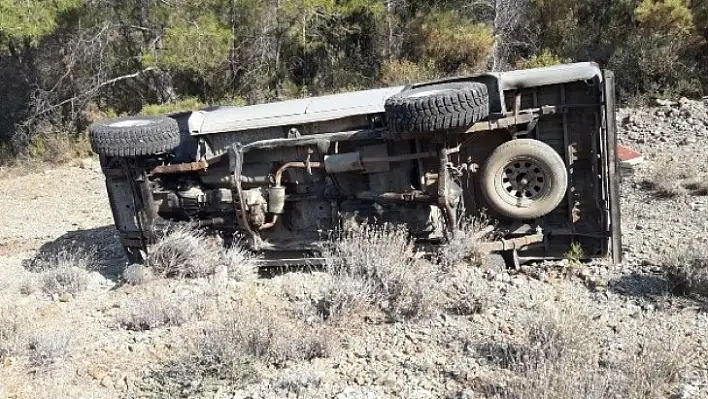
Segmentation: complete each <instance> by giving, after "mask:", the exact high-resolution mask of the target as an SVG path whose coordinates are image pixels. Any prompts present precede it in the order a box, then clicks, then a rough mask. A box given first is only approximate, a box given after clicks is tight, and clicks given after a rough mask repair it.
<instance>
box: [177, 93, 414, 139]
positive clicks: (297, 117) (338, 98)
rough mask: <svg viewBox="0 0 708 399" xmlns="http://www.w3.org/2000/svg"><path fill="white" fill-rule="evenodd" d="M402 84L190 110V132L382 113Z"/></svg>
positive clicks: (317, 120) (246, 128)
mask: <svg viewBox="0 0 708 399" xmlns="http://www.w3.org/2000/svg"><path fill="white" fill-rule="evenodd" d="M403 88H404V86H397V87H390V88H383V89H374V90H364V91H355V92H351V93H342V94H333V95H328V96H321V97H312V98H303V99H298V100H287V101H280V102H274V103H270V104H259V105H250V106H246V107H222V108H218V109H215V110H203V111H196V112H193V113H192V115H191V116H190V118H189V130H190V132H191V133H192V134H197V135H202V134H213V133H223V132H238V131H243V130H251V129H263V128H268V127H273V126H287V125H297V124H302V123H313V122H321V121H327V120H333V119H339V118H346V117H348V116H354V115H369V114H376V113H382V112H384V103H385V102H386V99H387V98H389V97H390V96H392V95H394V94H396V93H398V92H400V91H401V90H403Z"/></svg>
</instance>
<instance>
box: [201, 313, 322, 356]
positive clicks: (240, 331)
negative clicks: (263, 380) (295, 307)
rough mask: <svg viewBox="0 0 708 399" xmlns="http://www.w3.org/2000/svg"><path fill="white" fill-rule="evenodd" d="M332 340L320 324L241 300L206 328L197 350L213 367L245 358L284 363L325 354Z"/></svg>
mask: <svg viewBox="0 0 708 399" xmlns="http://www.w3.org/2000/svg"><path fill="white" fill-rule="evenodd" d="M331 340H332V337H331V336H329V335H328V334H326V333H325V331H324V330H322V329H321V328H319V327H308V326H305V325H302V324H300V323H298V322H294V321H292V320H289V319H287V318H286V317H282V316H279V315H277V314H275V313H274V312H273V311H267V310H265V309H263V308H261V307H260V306H258V305H257V304H255V303H248V302H246V301H242V302H240V303H239V304H238V305H237V306H235V307H234V309H233V311H232V312H230V314H229V315H228V316H226V317H224V318H223V319H221V320H219V321H218V322H216V323H214V324H212V325H211V326H210V327H209V328H207V329H205V331H204V339H203V340H202V341H201V342H200V344H199V350H198V353H199V356H200V358H201V359H202V360H203V361H206V362H207V363H210V364H212V365H213V366H219V365H221V366H227V367H232V366H233V365H235V364H238V363H241V362H243V361H244V360H251V361H260V362H263V363H269V364H284V363H285V362H287V361H302V360H311V359H315V358H321V357H328V356H329V354H330V352H331V350H332V341H331Z"/></svg>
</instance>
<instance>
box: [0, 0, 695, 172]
mask: <svg viewBox="0 0 708 399" xmlns="http://www.w3.org/2000/svg"><path fill="white" fill-rule="evenodd" d="M517 1H518V2H517ZM501 3H503V4H504V5H505V6H504V7H501V8H500V7H499V5H500V4H501ZM501 3H500V2H491V1H483V2H465V1H462V0H429V1H428V0H406V1H405V2H403V1H389V0H349V1H340V0H278V1H275V0H273V1H264V0H238V1H235V0H203V1H187V0H170V1H153V0H149V1H143V0H125V1H120V2H117V1H84V0H43V1H39V0H0V93H2V95H3V99H2V101H0V147H2V148H3V149H2V151H1V152H4V153H7V152H8V151H11V152H13V153H14V154H15V155H22V156H28V155H32V154H34V155H37V156H40V157H44V155H42V154H48V153H60V152H62V151H61V145H60V144H57V145H54V144H51V145H48V143H47V142H43V141H42V140H45V141H46V139H47V138H51V137H54V136H55V132H61V135H64V134H70V135H72V136H76V135H77V134H78V133H81V132H83V131H85V129H86V127H87V126H88V125H90V123H91V122H92V121H94V120H96V119H101V118H105V117H110V116H111V115H124V114H135V113H139V112H142V113H146V114H165V113H169V112H173V111H178V110H186V109H196V108H200V107H202V106H208V105H228V104H232V103H235V104H237V105H241V104H243V103H246V102H247V103H261V102H270V101H276V100H281V99H287V98H293V97H303V96H312V95H320V94H326V93H336V92H341V91H349V90H358V89H365V88H370V87H377V86H381V85H397V84H407V83H412V82H416V81H426V80H432V79H435V78H439V77H443V76H447V75H458V74H466V73H475V72H480V71H484V70H486V69H487V68H489V67H491V66H492V65H494V66H495V67H498V68H502V69H503V68H505V67H506V66H510V65H511V66H514V67H515V68H534V67H540V66H547V65H555V64H558V63H565V62H575V61H590V60H592V61H596V62H598V63H599V64H600V65H602V66H603V67H607V68H611V69H613V70H614V71H615V73H616V76H617V79H618V85H619V91H620V93H622V95H623V96H622V97H623V98H624V97H625V96H628V95H630V96H637V97H641V96H653V95H661V96H664V97H666V96H678V95H687V96H698V95H703V94H705V93H704V91H703V89H702V87H703V85H704V84H705V83H708V78H707V77H708V40H706V39H707V38H708V0H690V1H689V0H611V1H609V0H608V1H601V2H598V1H596V0H575V1H567V0H528V1H526V0H505V1H504V2H501ZM510 21H511V22H510ZM509 24H510V25H509ZM180 98H181V99H183V100H178V99H180ZM145 104H162V105H147V106H146V105H145ZM47 132H49V133H51V135H49V136H47V135H46V134H47ZM56 143H61V140H60V141H57V142H56ZM49 147H53V148H54V147H56V148H57V149H58V151H54V150H51V151H50V150H49V149H48V148H49ZM8 149H10V150H8ZM0 156H2V155H0ZM49 157H50V158H51V157H52V156H49Z"/></svg>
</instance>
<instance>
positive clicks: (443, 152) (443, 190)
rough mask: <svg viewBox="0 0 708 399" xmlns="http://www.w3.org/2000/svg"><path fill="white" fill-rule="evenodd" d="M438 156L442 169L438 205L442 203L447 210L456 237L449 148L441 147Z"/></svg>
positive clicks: (441, 207) (439, 173) (439, 178)
mask: <svg viewBox="0 0 708 399" xmlns="http://www.w3.org/2000/svg"><path fill="white" fill-rule="evenodd" d="M438 157H439V159H438V160H439V162H440V165H439V168H440V169H439V172H438V205H440V209H442V210H443V211H444V212H445V216H447V223H448V228H449V230H450V233H451V234H452V236H453V237H454V236H455V234H456V233H457V215H456V214H455V210H454V209H453V207H452V205H451V204H450V201H449V199H448V188H447V186H448V174H447V164H448V162H449V160H450V159H449V157H448V149H447V148H445V147H442V148H440V151H439V153H438Z"/></svg>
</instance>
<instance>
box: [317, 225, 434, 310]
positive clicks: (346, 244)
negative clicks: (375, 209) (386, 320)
mask: <svg viewBox="0 0 708 399" xmlns="http://www.w3.org/2000/svg"><path fill="white" fill-rule="evenodd" d="M332 244H333V245H332V246H331V248H330V249H329V250H328V252H327V253H326V254H325V257H326V259H327V264H326V270H327V273H329V274H330V275H331V276H332V281H331V283H330V284H328V286H327V287H326V289H325V290H324V299H323V301H322V302H321V310H322V312H323V315H324V316H327V317H333V316H334V317H338V318H340V319H341V318H345V317H348V315H349V314H350V313H351V312H353V311H355V310H357V309H362V308H367V307H369V306H377V307H378V308H379V309H380V310H382V311H383V312H385V313H386V314H387V315H388V316H389V317H391V318H392V319H395V320H399V319H415V318H420V317H426V316H429V315H431V314H432V313H433V312H434V311H435V310H436V309H437V304H438V303H439V290H438V289H437V288H436V283H435V282H436V277H437V274H438V268H437V266H436V265H433V264H432V263H430V262H428V261H426V260H424V259H421V258H420V257H419V256H417V254H416V252H415V249H414V245H413V242H412V241H411V240H410V238H409V237H408V232H407V231H406V230H405V229H404V228H401V227H393V226H372V225H366V226H364V227H363V228H362V230H361V231H359V232H357V233H353V234H351V235H350V236H347V237H343V238H341V239H338V240H335V241H334V242H333V243H332Z"/></svg>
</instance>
